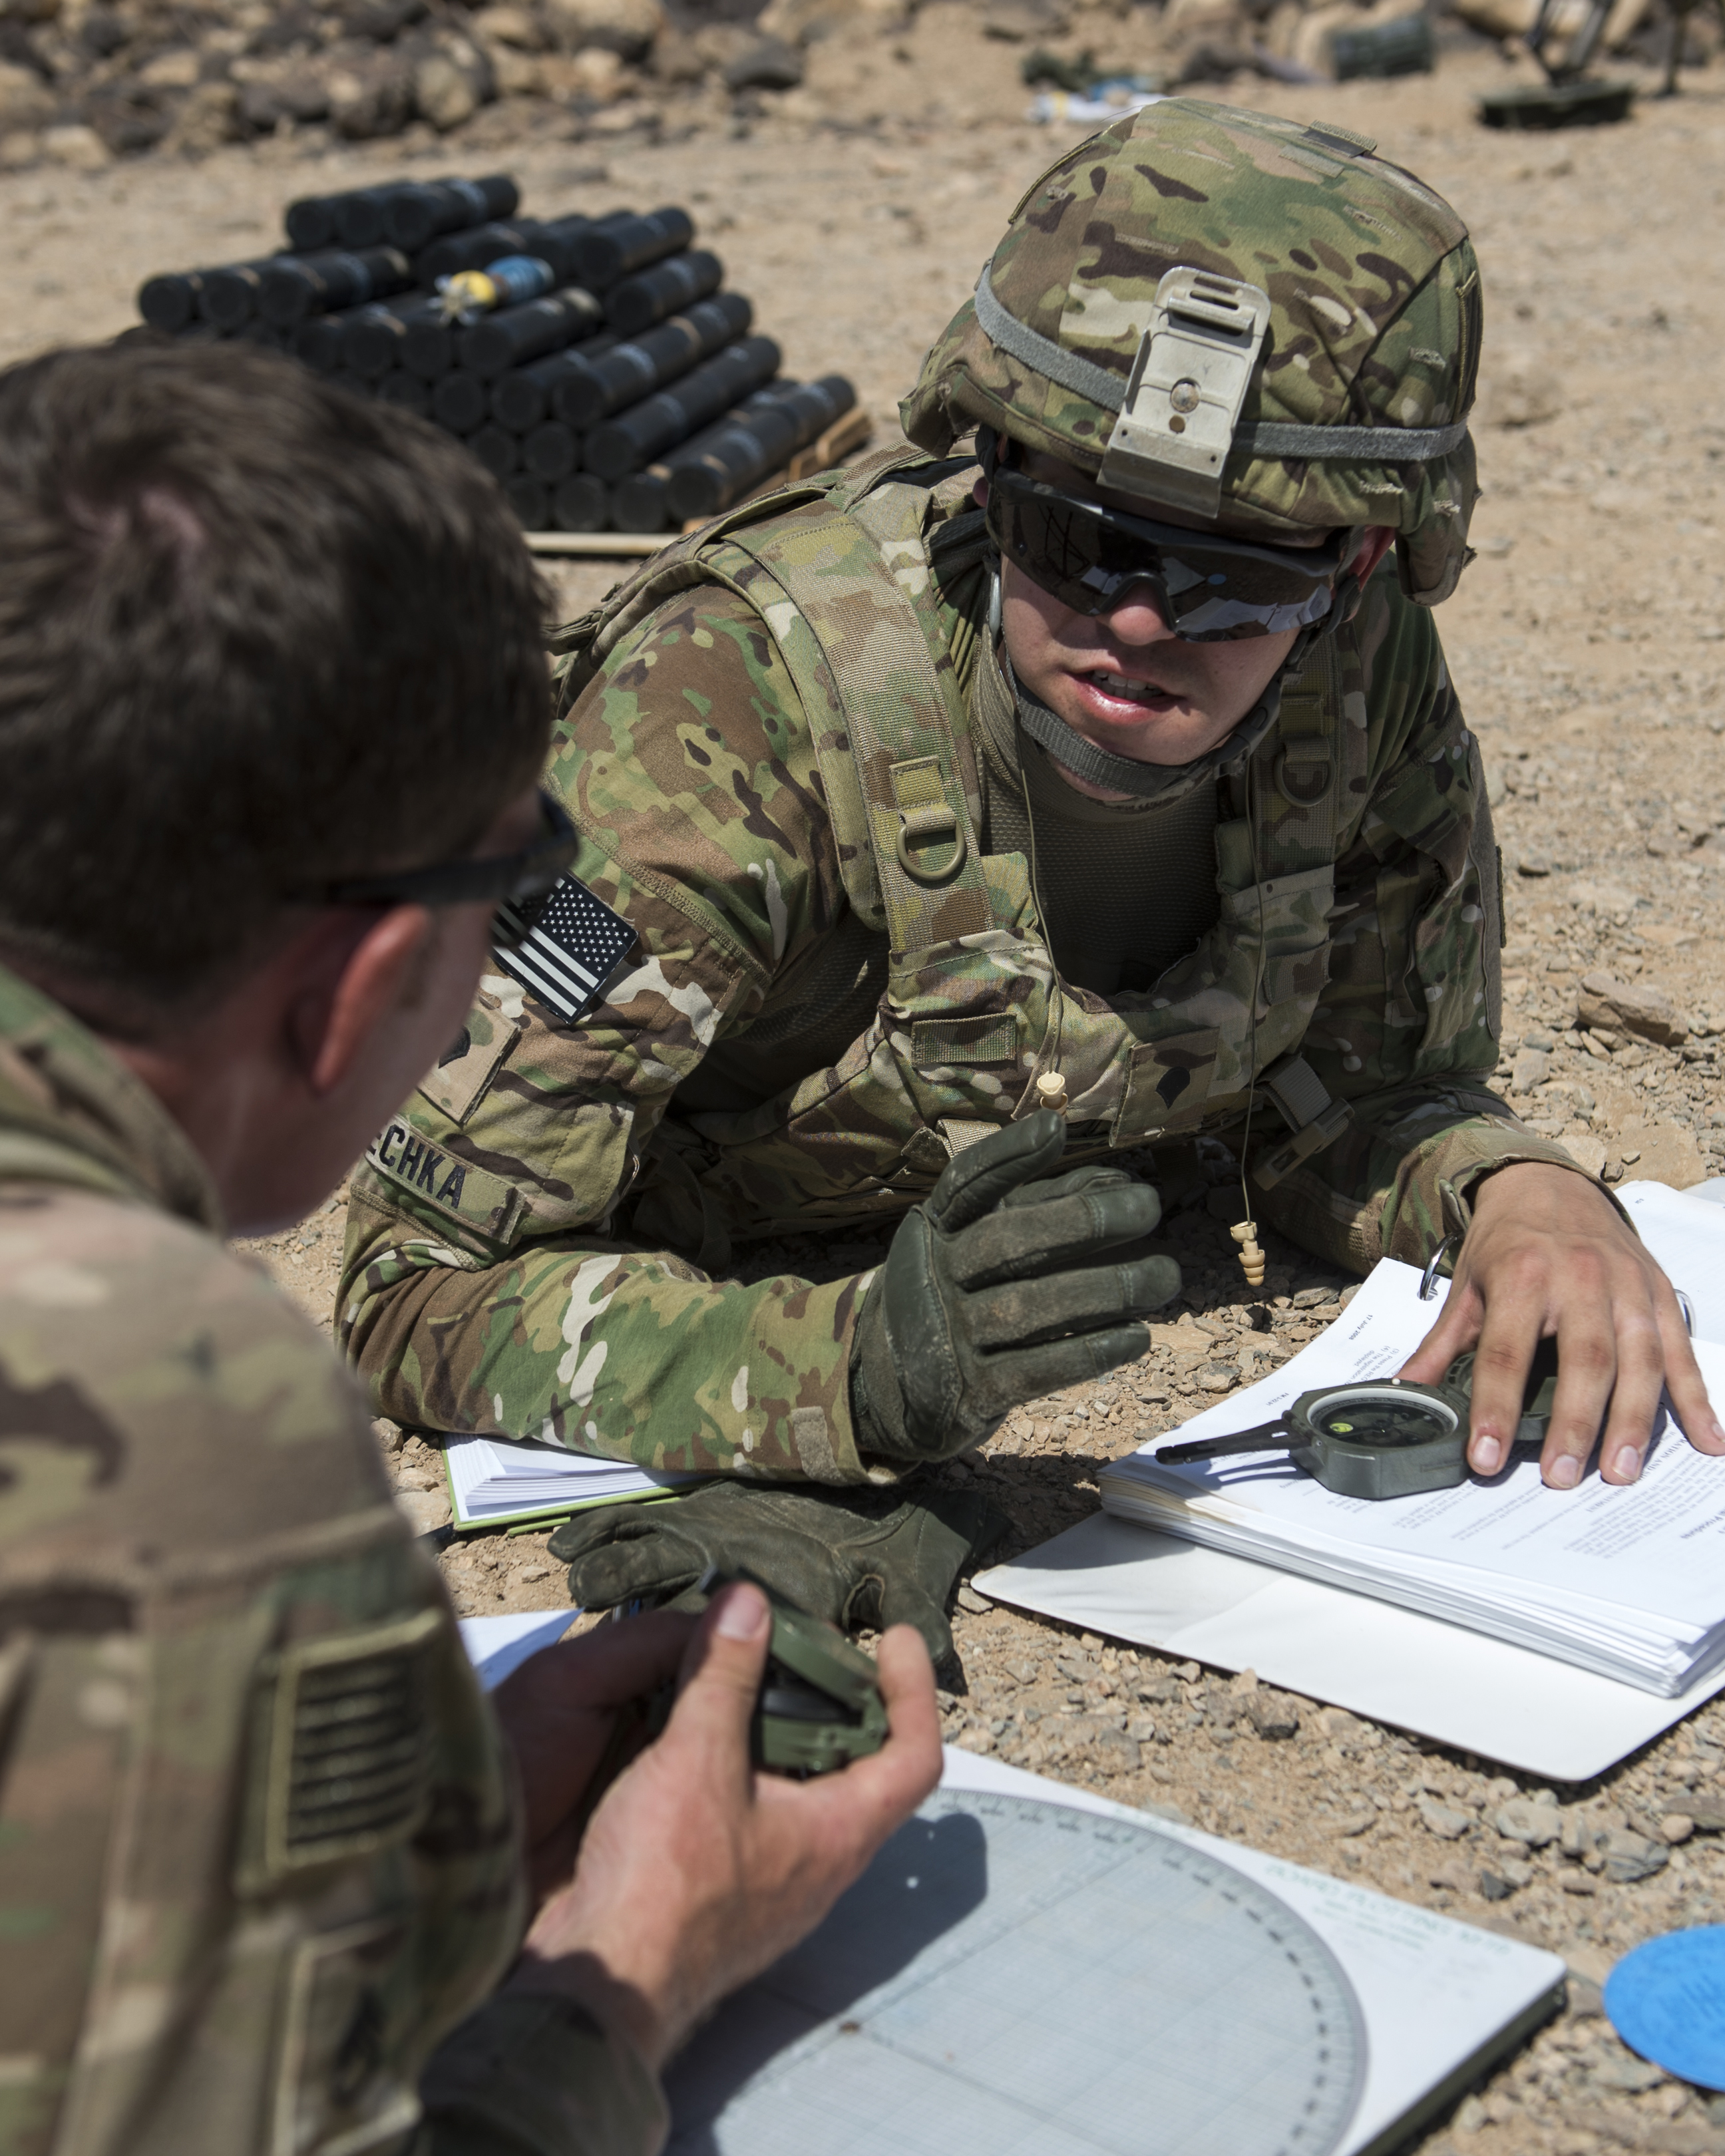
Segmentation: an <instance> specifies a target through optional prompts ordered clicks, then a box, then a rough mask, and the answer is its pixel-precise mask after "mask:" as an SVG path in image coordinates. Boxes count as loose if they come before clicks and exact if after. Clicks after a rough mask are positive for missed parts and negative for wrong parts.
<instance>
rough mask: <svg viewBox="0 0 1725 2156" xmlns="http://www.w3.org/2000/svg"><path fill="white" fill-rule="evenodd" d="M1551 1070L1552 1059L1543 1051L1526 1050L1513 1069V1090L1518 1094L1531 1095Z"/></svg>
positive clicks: (1535, 1049) (1511, 1084) (1518, 1057)
mask: <svg viewBox="0 0 1725 2156" xmlns="http://www.w3.org/2000/svg"><path fill="white" fill-rule="evenodd" d="M1550 1069H1551V1058H1550V1056H1548V1055H1547V1054H1546V1053H1545V1052H1544V1050H1543V1049H1538V1048H1524V1049H1523V1050H1522V1052H1521V1054H1520V1055H1517V1058H1516V1060H1515V1063H1514V1065H1513V1066H1512V1069H1511V1071H1510V1075H1509V1082H1510V1086H1511V1088H1512V1091H1515V1092H1517V1093H1531V1092H1532V1090H1533V1088H1534V1087H1535V1086H1537V1085H1538V1083H1539V1081H1540V1080H1541V1079H1542V1078H1543V1077H1544V1076H1545V1075H1546V1073H1547V1072H1548V1070H1550Z"/></svg>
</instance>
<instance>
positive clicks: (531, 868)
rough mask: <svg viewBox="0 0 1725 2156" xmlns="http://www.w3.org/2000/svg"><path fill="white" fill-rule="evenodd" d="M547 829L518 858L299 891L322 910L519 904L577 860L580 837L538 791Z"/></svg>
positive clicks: (490, 858)
mask: <svg viewBox="0 0 1725 2156" xmlns="http://www.w3.org/2000/svg"><path fill="white" fill-rule="evenodd" d="M539 813H540V814H541V816H542V818H543V819H544V827H543V829H542V830H541V831H540V833H539V834H538V836H537V837H536V839H533V840H532V841H531V844H527V845H526V846H523V847H522V849H521V851H520V852H519V853H518V854H486V855H482V856H480V858H479V859H478V860H465V861H438V862H435V863H434V864H433V865H431V866H430V867H429V868H423V869H397V870H393V871H391V872H390V873H388V874H386V875H366V876H340V877H337V878H336V880H335V881H334V882H332V883H326V884H321V885H317V886H316V888H314V889H312V890H310V891H298V892H295V894H294V895H295V896H296V897H299V898H302V899H311V900H312V901H315V902H316V903H318V904H321V905H324V906H480V905H483V904H485V902H486V901H488V900H489V901H490V903H491V904H492V905H494V906H504V905H516V906H518V905H520V904H521V901H523V900H524V899H531V898H543V897H544V896H545V895H546V893H547V891H550V890H551V889H552V886H553V885H555V884H556V882H557V879H558V878H559V877H560V876H561V875H563V874H564V872H565V871H566V870H567V869H568V867H569V866H570V865H571V863H572V861H573V860H574V859H575V855H576V851H577V850H578V847H579V845H580V844H581V834H580V833H579V832H578V831H577V829H575V826H574V825H573V824H572V823H571V822H570V820H569V816H568V812H567V809H565V808H564V807H563V804H562V802H561V801H559V800H558V799H557V797H556V796H555V795H554V794H552V793H547V791H546V789H545V788H543V787H541V788H540V789H539Z"/></svg>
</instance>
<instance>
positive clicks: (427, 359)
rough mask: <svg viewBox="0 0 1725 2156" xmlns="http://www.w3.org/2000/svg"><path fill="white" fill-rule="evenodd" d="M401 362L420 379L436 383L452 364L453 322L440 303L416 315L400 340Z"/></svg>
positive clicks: (453, 356) (453, 357) (453, 350)
mask: <svg viewBox="0 0 1725 2156" xmlns="http://www.w3.org/2000/svg"><path fill="white" fill-rule="evenodd" d="M401 363H402V365H403V367H406V369H407V370H408V373H409V374H417V375H418V377H419V379H420V380H421V381H422V382H437V381H440V380H441V379H442V377H444V375H446V374H447V373H448V372H449V369H450V368H451V367H453V366H454V364H455V325H454V322H452V321H449V318H448V317H447V316H445V315H444V311H443V309H442V308H441V306H437V307H434V308H431V309H429V310H428V311H427V312H426V313H424V314H423V315H415V316H413V317H412V318H411V320H410V321H408V326H407V330H406V332H405V334H404V335H403V338H402V341H401Z"/></svg>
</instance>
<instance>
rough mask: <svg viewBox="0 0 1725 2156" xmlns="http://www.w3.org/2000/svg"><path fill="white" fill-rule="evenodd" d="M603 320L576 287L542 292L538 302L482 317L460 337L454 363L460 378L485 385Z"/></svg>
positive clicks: (588, 296)
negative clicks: (477, 379) (462, 375)
mask: <svg viewBox="0 0 1725 2156" xmlns="http://www.w3.org/2000/svg"><path fill="white" fill-rule="evenodd" d="M604 319H605V311H604V309H603V307H602V306H601V305H599V303H598V300H596V299H595V298H594V297H593V294H592V293H591V292H583V290H582V289H581V287H580V286H579V285H566V286H565V288H564V289H563V290H562V291H561V292H547V294H546V295H545V297H544V298H543V299H542V300H528V302H527V304H526V306H524V307H505V308H503V309H502V310H501V312H499V313H497V314H495V315H487V316H485V318H484V319H483V320H482V321H477V322H475V323H474V325H473V326H472V327H471V328H470V329H465V330H464V331H462V332H461V336H460V339H459V342H458V343H457V345H456V347H455V351H456V363H457V365H458V366H459V367H460V368H461V369H462V371H463V372H464V373H467V374H476V375H478V376H479V377H480V380H481V381H485V382H490V381H491V380H493V379H494V378H495V377H496V376H498V375H500V374H501V373H502V372H504V371H505V370H506V368H508V367H523V366H525V365H526V362H528V361H529V360H530V359H537V358H538V357H540V355H541V354H542V353H543V352H555V351H557V349H558V348H559V347H560V346H563V345H567V344H574V343H575V342H576V341H578V339H580V338H582V337H584V336H592V335H593V331H595V330H596V329H598V327H599V326H600V325H601V324H602V323H603V321H604Z"/></svg>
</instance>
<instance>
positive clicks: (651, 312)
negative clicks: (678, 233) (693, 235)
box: [605, 247, 725, 336]
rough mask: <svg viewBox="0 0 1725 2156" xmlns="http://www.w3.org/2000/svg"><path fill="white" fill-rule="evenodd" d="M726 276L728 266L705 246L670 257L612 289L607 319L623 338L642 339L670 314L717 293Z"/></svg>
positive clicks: (606, 305) (641, 270)
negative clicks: (721, 281) (634, 337)
mask: <svg viewBox="0 0 1725 2156" xmlns="http://www.w3.org/2000/svg"><path fill="white" fill-rule="evenodd" d="M724 275H725V265H724V264H723V263H722V262H721V261H720V259H719V258H718V256H717V255H716V254H709V253H708V251H707V249H706V248H704V247H696V248H691V249H689V251H688V252H687V253H686V254H672V255H668V256H667V257H666V259H665V260H664V261H663V262H655V264H653V266H652V268H651V269H638V270H637V271H636V272H635V274H634V276H633V277H624V279H622V280H620V282H619V283H617V284H615V285H613V286H612V287H611V289H610V290H609V291H608V292H607V293H606V295H605V319H606V321H608V322H609V323H610V325H611V326H612V328H613V329H614V330H615V331H617V333H618V335H619V336H639V335H640V333H641V331H643V330H650V329H651V328H652V326H653V325H654V323H655V322H662V321H664V320H665V316H667V315H675V314H679V313H680V312H681V311H683V310H684V309H685V308H686V307H692V306H693V305H695V303H696V300H704V299H705V298H706V295H707V294H708V293H709V292H716V291H717V290H718V289H719V282H720V280H721V278H722V277H723V276H724Z"/></svg>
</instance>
